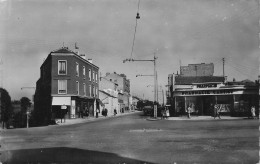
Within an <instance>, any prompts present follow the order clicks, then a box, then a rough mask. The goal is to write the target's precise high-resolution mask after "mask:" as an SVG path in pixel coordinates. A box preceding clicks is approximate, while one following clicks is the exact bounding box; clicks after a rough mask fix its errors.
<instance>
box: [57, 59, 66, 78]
mask: <svg viewBox="0 0 260 164" xmlns="http://www.w3.org/2000/svg"><path fill="white" fill-rule="evenodd" d="M66 74H67V61H66V60H58V75H66Z"/></svg>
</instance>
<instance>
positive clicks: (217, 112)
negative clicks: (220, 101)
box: [214, 104, 221, 119]
mask: <svg viewBox="0 0 260 164" xmlns="http://www.w3.org/2000/svg"><path fill="white" fill-rule="evenodd" d="M219 112H220V108H219V106H218V105H217V104H215V106H214V119H215V118H216V117H218V118H219V119H221V118H220V113H219Z"/></svg>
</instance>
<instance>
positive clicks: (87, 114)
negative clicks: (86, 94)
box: [85, 108, 89, 117]
mask: <svg viewBox="0 0 260 164" xmlns="http://www.w3.org/2000/svg"><path fill="white" fill-rule="evenodd" d="M85 115H86V116H87V117H88V116H89V113H88V108H86V110H85Z"/></svg>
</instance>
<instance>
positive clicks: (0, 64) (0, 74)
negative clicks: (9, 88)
mask: <svg viewBox="0 0 260 164" xmlns="http://www.w3.org/2000/svg"><path fill="white" fill-rule="evenodd" d="M3 64H4V62H3V60H2V58H0V87H1V88H4V84H3V80H4V71H3Z"/></svg>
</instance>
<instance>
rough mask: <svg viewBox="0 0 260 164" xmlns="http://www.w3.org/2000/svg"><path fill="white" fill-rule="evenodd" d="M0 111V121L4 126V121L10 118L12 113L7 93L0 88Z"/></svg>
mask: <svg viewBox="0 0 260 164" xmlns="http://www.w3.org/2000/svg"><path fill="white" fill-rule="evenodd" d="M0 101H1V102H0V112H1V117H0V119H1V122H2V126H3V128H4V127H6V123H7V122H8V120H9V119H10V118H11V115H12V103H11V97H10V96H9V93H8V92H7V91H6V90H5V89H4V88H0Z"/></svg>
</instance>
